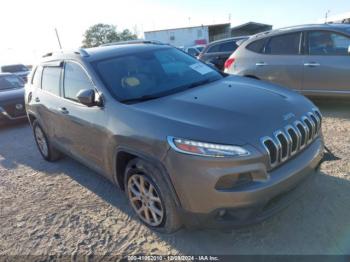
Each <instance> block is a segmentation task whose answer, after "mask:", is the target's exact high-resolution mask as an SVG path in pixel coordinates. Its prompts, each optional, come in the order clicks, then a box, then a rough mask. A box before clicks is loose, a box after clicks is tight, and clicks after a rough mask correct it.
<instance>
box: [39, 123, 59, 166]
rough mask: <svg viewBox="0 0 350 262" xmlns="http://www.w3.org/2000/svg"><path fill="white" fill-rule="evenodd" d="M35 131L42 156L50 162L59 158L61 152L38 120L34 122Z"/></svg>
mask: <svg viewBox="0 0 350 262" xmlns="http://www.w3.org/2000/svg"><path fill="white" fill-rule="evenodd" d="M33 132H34V139H35V142H36V145H37V146H38V149H39V152H40V154H41V155H42V157H43V158H44V159H45V160H47V161H50V162H52V161H56V160H58V159H59V158H60V157H61V153H60V152H59V151H58V150H57V149H55V148H54V147H53V146H52V145H51V143H50V141H49V140H48V138H47V136H46V134H45V132H44V130H43V129H42V127H41V126H40V124H39V123H38V121H37V120H35V121H34V122H33Z"/></svg>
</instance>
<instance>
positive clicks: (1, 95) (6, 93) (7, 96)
mask: <svg viewBox="0 0 350 262" xmlns="http://www.w3.org/2000/svg"><path fill="white" fill-rule="evenodd" d="M21 99H24V88H16V89H6V90H0V103H6V102H9V101H12V100H21Z"/></svg>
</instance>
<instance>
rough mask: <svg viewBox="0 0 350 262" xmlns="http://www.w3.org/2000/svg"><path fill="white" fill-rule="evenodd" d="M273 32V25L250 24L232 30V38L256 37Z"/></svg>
mask: <svg viewBox="0 0 350 262" xmlns="http://www.w3.org/2000/svg"><path fill="white" fill-rule="evenodd" d="M270 30H272V25H267V24H262V23H256V22H248V23H245V24H242V25H238V26H235V27H232V28H231V36H232V37H234V36H244V35H255V34H257V33H261V32H266V31H270Z"/></svg>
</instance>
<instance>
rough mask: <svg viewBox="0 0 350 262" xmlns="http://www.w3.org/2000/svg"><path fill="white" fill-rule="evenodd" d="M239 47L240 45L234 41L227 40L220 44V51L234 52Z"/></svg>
mask: <svg viewBox="0 0 350 262" xmlns="http://www.w3.org/2000/svg"><path fill="white" fill-rule="evenodd" d="M237 47H238V45H237V44H236V42H234V41H230V42H226V43H223V44H221V45H220V52H233V51H235V50H236V49H237Z"/></svg>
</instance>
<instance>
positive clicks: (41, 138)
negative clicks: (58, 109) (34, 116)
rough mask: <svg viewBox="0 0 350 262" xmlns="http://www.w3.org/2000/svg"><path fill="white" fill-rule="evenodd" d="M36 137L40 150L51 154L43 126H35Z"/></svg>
mask: <svg viewBox="0 0 350 262" xmlns="http://www.w3.org/2000/svg"><path fill="white" fill-rule="evenodd" d="M35 139H36V142H37V144H38V147H39V150H40V152H41V153H42V154H43V155H44V156H45V157H47V156H48V154H49V147H48V145H47V140H46V138H45V135H44V133H43V131H42V130H41V128H40V127H39V126H36V127H35Z"/></svg>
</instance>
